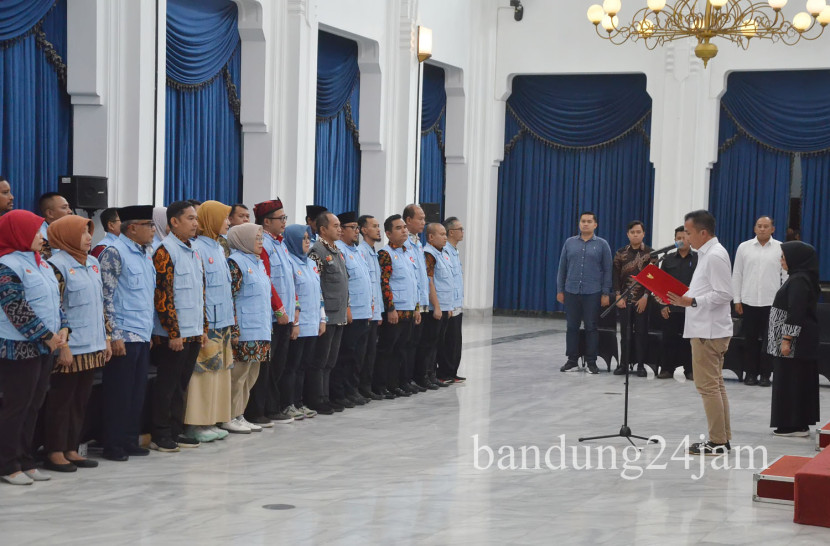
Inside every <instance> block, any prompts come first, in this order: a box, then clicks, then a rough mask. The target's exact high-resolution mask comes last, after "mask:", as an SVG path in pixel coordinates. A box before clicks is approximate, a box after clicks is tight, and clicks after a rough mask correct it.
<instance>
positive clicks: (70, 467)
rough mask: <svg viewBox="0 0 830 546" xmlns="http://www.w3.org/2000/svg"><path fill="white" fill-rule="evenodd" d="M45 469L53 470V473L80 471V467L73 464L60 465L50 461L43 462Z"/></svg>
mask: <svg viewBox="0 0 830 546" xmlns="http://www.w3.org/2000/svg"><path fill="white" fill-rule="evenodd" d="M43 468H45V469H46V470H51V471H52V472H75V471H76V470H78V467H77V466H75V465H74V464H72V463H64V464H58V463H53V462H52V461H50V460H49V459H46V460H45V461H43Z"/></svg>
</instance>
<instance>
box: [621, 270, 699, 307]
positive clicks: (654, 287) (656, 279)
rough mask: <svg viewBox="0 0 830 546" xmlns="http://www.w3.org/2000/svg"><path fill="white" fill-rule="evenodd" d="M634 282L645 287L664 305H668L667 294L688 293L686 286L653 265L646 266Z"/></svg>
mask: <svg viewBox="0 0 830 546" xmlns="http://www.w3.org/2000/svg"><path fill="white" fill-rule="evenodd" d="M634 280H635V281H637V282H638V283H640V284H642V285H643V286H645V287H646V289H647V290H649V291H650V292H653V293H654V294H655V295H656V296H657V297H659V298H660V299H661V300H663V302H664V303H666V304H668V303H669V298H668V296H667V295H666V294H668V293H669V292H674V293H675V294H677V295H678V296H682V295H683V294H685V293H686V292H688V291H689V287H688V286H686V285H685V284H683V283H682V282H680V281H678V280H677V279H675V278H674V277H672V276H671V275H669V274H668V273H666V272H665V271H663V270H662V269H660V268H659V267H657V266H656V265H654V264H648V265H647V266H646V268H645V269H643V270H642V271H640V273H639V274H638V275H637V276H636V277H634Z"/></svg>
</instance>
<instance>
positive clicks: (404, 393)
mask: <svg viewBox="0 0 830 546" xmlns="http://www.w3.org/2000/svg"><path fill="white" fill-rule="evenodd" d="M391 392H392V394H394V395H395V396H412V393H411V392H409V391H405V390H403V389H402V388H400V387H395V388H394V389H391Z"/></svg>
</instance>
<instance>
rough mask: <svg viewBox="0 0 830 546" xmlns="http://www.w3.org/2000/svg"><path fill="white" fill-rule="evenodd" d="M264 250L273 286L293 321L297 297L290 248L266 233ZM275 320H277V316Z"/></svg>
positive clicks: (263, 240)
mask: <svg viewBox="0 0 830 546" xmlns="http://www.w3.org/2000/svg"><path fill="white" fill-rule="evenodd" d="M262 248H264V249H265V251H266V252H267V253H268V261H269V262H270V263H271V284H273V285H274V289H275V290H276V291H277V294H278V295H279V297H280V299H281V300H282V305H283V307H285V312H286V313H288V320H289V321H293V320H294V309H295V306H296V302H297V297H296V292H295V290H294V277H293V274H292V273H291V272H292V271H293V269H294V267H293V265H292V263H291V258H290V256H289V252H288V247H287V246H285V244H283V243H281V242H280V241H277V240H276V239H275V238H274V236H273V235H271V234H269V233H264V234H263V237H262ZM274 320H275V321H276V320H277V317H276V315H275V316H274Z"/></svg>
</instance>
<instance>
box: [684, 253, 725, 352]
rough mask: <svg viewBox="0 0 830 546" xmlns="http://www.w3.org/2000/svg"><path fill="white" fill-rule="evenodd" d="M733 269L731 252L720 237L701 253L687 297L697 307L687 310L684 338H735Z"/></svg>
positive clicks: (698, 255)
mask: <svg viewBox="0 0 830 546" xmlns="http://www.w3.org/2000/svg"><path fill="white" fill-rule="evenodd" d="M731 270H732V267H731V264H730V262H729V253H728V252H726V249H725V248H723V245H722V244H720V243H719V242H718V238H717V237H712V238H711V239H710V240H709V241H707V242H706V244H705V245H703V246H702V247H700V248H699V249H698V250H697V267H696V268H695V272H694V274H693V275H692V282H691V283H689V291H688V292H686V294H685V295H686V296H688V297H690V298H694V299H695V302H696V303H697V307H687V308H686V323H685V325H684V327H683V337H686V338H702V339H720V338H724V337H732V307H731V306H730V302H731V301H732V271H731Z"/></svg>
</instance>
